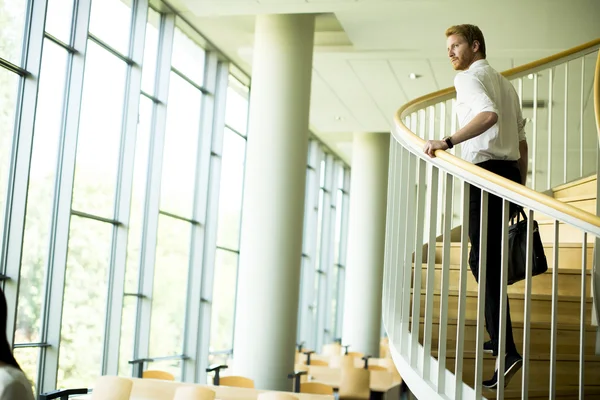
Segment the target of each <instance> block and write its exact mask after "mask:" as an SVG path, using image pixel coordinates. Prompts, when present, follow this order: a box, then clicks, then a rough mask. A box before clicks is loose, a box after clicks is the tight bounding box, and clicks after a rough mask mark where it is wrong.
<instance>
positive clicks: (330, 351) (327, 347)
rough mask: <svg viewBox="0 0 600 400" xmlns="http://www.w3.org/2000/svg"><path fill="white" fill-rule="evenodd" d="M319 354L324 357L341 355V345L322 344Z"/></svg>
mask: <svg viewBox="0 0 600 400" xmlns="http://www.w3.org/2000/svg"><path fill="white" fill-rule="evenodd" d="M321 354H322V355H324V356H339V355H340V354H342V345H341V344H339V343H329V344H324V345H323V349H322V350H321Z"/></svg>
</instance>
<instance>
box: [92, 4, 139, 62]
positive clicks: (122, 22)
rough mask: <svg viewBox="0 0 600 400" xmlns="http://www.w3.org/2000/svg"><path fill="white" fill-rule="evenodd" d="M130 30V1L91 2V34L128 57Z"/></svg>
mask: <svg viewBox="0 0 600 400" xmlns="http://www.w3.org/2000/svg"><path fill="white" fill-rule="evenodd" d="M130 30H131V0H93V1H92V13H91V15H90V33H91V34H93V35H94V36H96V37H98V38H99V39H100V40H102V41H103V42H104V43H106V44H108V45H109V46H111V47H112V48H114V49H115V50H117V51H118V52H119V53H121V54H124V55H128V54H129V36H130ZM88 46H89V45H88Z"/></svg>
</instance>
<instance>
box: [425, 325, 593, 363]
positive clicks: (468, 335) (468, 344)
mask: <svg viewBox="0 0 600 400" xmlns="http://www.w3.org/2000/svg"><path fill="white" fill-rule="evenodd" d="M424 327H425V323H424V319H423V318H421V327H420V329H419V342H420V343H421V344H423V334H424V331H423V330H424ZM439 327H440V325H439V322H438V319H437V318H436V320H435V321H432V332H431V347H432V349H433V350H435V349H437V348H438V345H439ZM550 329H551V324H549V323H537V324H531V326H530V328H529V335H530V336H529V337H530V340H529V354H532V355H533V354H550V344H551V330H550ZM446 330H447V331H446V332H447V333H446V349H448V350H453V349H456V331H457V321H456V320H455V319H451V320H449V321H448V323H447V324H446ZM523 331H524V328H523V323H520V322H514V323H513V336H514V339H515V344H516V345H517V348H518V349H520V350H521V349H522V348H523ZM579 334H580V332H579V325H569V324H561V325H557V330H556V349H557V352H558V353H559V354H579ZM485 335H486V340H488V336H487V333H486V334H485ZM463 338H464V342H463V343H464V349H465V350H470V351H475V350H476V346H477V321H475V320H468V321H465V326H464V334H463ZM595 340H596V327H594V326H591V325H588V326H586V327H585V354H587V355H594V354H595V349H596V346H595Z"/></svg>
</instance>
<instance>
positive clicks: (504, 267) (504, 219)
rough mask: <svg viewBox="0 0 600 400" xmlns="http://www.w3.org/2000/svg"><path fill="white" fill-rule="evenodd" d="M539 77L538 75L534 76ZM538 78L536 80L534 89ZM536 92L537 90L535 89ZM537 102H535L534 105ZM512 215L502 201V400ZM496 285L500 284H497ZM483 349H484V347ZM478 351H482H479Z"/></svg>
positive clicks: (500, 395)
mask: <svg viewBox="0 0 600 400" xmlns="http://www.w3.org/2000/svg"><path fill="white" fill-rule="evenodd" d="M534 76H536V77H537V74H536V75H534ZM535 80H536V78H534V87H535V86H537V85H536V84H535ZM534 90H535V89H534ZM535 103H536V101H535V100H534V104H535ZM534 107H535V105H534ZM509 213H510V202H509V201H508V200H503V201H502V252H501V255H500V262H501V269H500V323H499V324H498V335H499V338H498V339H499V340H498V361H499V363H498V389H497V391H496V398H497V399H498V400H501V399H503V398H504V373H503V371H504V364H505V359H506V357H504V355H505V354H506V303H507V300H506V296H507V288H506V285H507V282H508V217H509ZM495 284H498V283H497V282H496V283H495ZM482 348H483V347H482ZM477 350H478V351H479V350H481V349H479V348H478V349H477Z"/></svg>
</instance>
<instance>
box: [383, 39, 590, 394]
mask: <svg viewBox="0 0 600 400" xmlns="http://www.w3.org/2000/svg"><path fill="white" fill-rule="evenodd" d="M599 49H600V39H598V40H595V41H592V42H589V43H586V44H583V45H581V46H578V47H576V48H573V49H570V50H567V51H564V52H562V53H559V54H557V55H554V56H551V57H548V58H545V59H543V60H539V61H537V62H533V63H530V64H527V65H525V66H521V67H518V68H515V69H513V70H510V71H507V72H505V73H504V74H505V76H506V77H507V78H508V79H509V80H511V81H512V82H513V84H514V85H515V88H516V89H517V92H518V94H519V98H520V99H522V100H526V99H529V98H533V99H534V100H533V110H523V113H524V116H526V117H527V118H530V119H531V120H532V122H533V123H532V124H531V125H528V126H529V127H530V129H531V130H532V131H531V130H528V142H529V147H530V155H531V158H530V171H534V173H533V174H532V177H531V179H530V180H528V181H529V183H530V184H531V188H525V187H524V186H521V185H518V184H515V183H514V182H510V181H508V180H506V179H504V178H501V177H499V176H498V175H495V174H492V173H489V172H488V171H485V170H482V169H481V168H478V167H475V166H473V165H472V164H470V163H467V162H465V161H463V160H461V159H460V158H458V157H455V156H454V151H458V150H459V149H454V150H453V151H452V152H443V151H437V152H436V157H435V158H429V157H427V156H425V155H424V154H423V151H422V149H423V145H424V142H425V140H427V139H441V138H442V137H444V136H447V135H449V134H452V133H453V132H455V129H456V127H455V122H456V119H455V118H454V100H453V99H454V97H455V92H454V90H453V88H449V89H445V90H442V91H439V92H436V93H432V94H430V95H427V96H424V97H422V98H419V99H416V100H413V101H411V102H409V103H408V104H406V105H404V106H403V107H401V109H400V110H399V111H398V113H397V114H396V117H395V123H396V126H395V129H394V131H393V132H392V134H393V135H392V140H391V143H390V169H389V184H388V209H387V226H386V249H385V270H384V288H383V322H384V326H385V330H386V333H387V335H388V337H389V345H390V353H391V355H392V358H393V359H394V363H395V364H396V367H397V369H398V371H399V372H400V374H401V375H402V377H403V379H404V381H405V382H406V383H407V385H408V387H409V388H410V390H411V391H412V392H413V393H414V394H415V396H416V397H417V398H420V399H427V400H429V399H436V400H438V399H439V400H442V399H473V398H475V399H480V398H498V399H503V398H551V399H554V398H560V399H584V398H585V399H600V355H596V354H597V353H598V351H600V346H598V347H599V348H597V344H596V343H597V341H598V337H599V336H598V335H599V332H598V327H597V326H595V325H593V324H595V322H594V321H595V320H597V317H598V315H600V313H598V310H597V309H595V308H594V307H593V304H594V300H595V301H596V304H598V302H599V301H600V298H595V299H594V297H593V292H592V287H595V289H594V292H595V293H598V287H599V286H598V285H600V280H599V277H600V269H599V268H600V267H598V266H597V263H595V260H594V248H595V246H597V245H598V240H596V239H597V238H600V217H598V216H597V215H596V197H597V196H596V194H597V184H596V175H597V174H596V171H597V168H594V166H595V165H596V159H598V158H599V157H600V151H599V150H598V149H599V147H598V137H599V136H600V52H599ZM586 60H587V61H586ZM590 60H594V62H595V63H596V69H595V71H594V75H593V78H594V79H592V80H590V77H589V76H584V74H583V71H586V69H585V68H584V66H585V64H586V62H587V65H588V69H587V71H589V70H590V69H589V64H590ZM596 60H597V61H596ZM579 63H581V64H579ZM569 65H571V69H570V70H571V75H569V76H570V77H572V73H573V71H574V70H575V71H577V70H579V71H581V76H580V78H581V84H580V85H577V86H576V87H575V85H569V82H567V81H566V79H565V80H564V81H563V83H562V87H561V85H560V82H558V83H557V82H556V79H555V78H556V77H557V76H558V75H559V73H561V71H563V72H562V73H564V76H566V75H567V73H568V70H569ZM577 65H581V68H580V69H577V68H573V66H577ZM524 79H532V80H533V93H527V92H526V91H525V87H530V88H531V86H527V85H524ZM541 79H548V82H549V87H550V89H549V92H546V93H540V92H539V89H538V88H539V83H540V80H541ZM569 79H571V78H569ZM591 81H594V82H595V83H594V85H593V92H594V100H592V103H593V110H592V112H591V113H590V111H589V109H588V108H586V107H587V105H588V104H591V103H590V102H589V101H588V102H584V101H583V100H581V102H580V107H579V109H577V106H576V105H574V104H573V103H572V102H570V101H568V100H567V99H570V98H573V97H574V96H578V95H579V94H580V96H581V97H580V98H581V99H583V98H584V95H585V92H584V90H583V88H584V86H585V85H587V84H589V82H591ZM586 82H587V83H586ZM557 88H558V90H557ZM546 89H547V87H546ZM559 90H560V91H562V92H561V93H559ZM579 90H581V92H579ZM591 92H592V91H589V92H588V93H591ZM553 96H554V97H553ZM590 96H591V95H590ZM588 97H589V96H588ZM561 99H563V104H562V105H561V104H560V102H561ZM538 100H542V101H543V104H545V106H543V107H545V109H542V108H538V106H537V104H538V103H537V101H538ZM566 103H568V107H567V105H566ZM568 110H571V112H572V113H573V114H567V112H569V111H568ZM560 112H564V116H563V121H558V123H557V121H556V115H557V113H560ZM590 115H595V118H596V123H595V124H594V123H591V122H590V120H589V116H590ZM586 116H587V117H586ZM579 118H580V119H579ZM586 118H587V119H586ZM544 121H546V122H547V123H544ZM575 122H576V123H577V124H575ZM553 124H554V125H556V126H560V128H557V127H556V126H555V127H554V128H553ZM571 125H573V127H572V126H571ZM575 125H578V126H575ZM575 128H576V129H575ZM571 129H572V130H573V133H572V134H571V132H570V130H571ZM558 130H561V132H559V133H557V131H558ZM559 135H560V136H564V139H560V140H557V139H558V137H559ZM584 143H587V144H586V145H585V146H584V145H583V144H584ZM561 146H562V147H561ZM557 147H558V148H557ZM546 150H548V151H547V152H546ZM559 150H560V151H559ZM456 154H458V153H456ZM584 156H585V157H584ZM590 157H591V158H590ZM584 158H585V162H584ZM577 166H578V167H579V168H576V167H577ZM574 170H577V171H578V172H577V174H578V176H573V171H574ZM567 177H568V178H569V179H570V180H571V182H568V181H567ZM551 184H552V186H551ZM472 185H475V186H477V187H479V188H481V189H482V193H484V194H485V193H487V196H489V194H490V193H492V194H495V195H498V196H500V197H502V198H503V199H504V200H505V202H504V206H503V208H504V212H508V204H509V202H512V203H516V204H519V205H521V206H523V207H524V209H525V210H526V212H527V213H528V214H529V217H530V220H531V219H535V220H536V221H538V224H539V231H540V235H541V238H542V241H543V242H544V249H545V253H546V258H547V260H548V265H549V269H548V271H547V272H546V273H545V274H542V275H540V276H536V277H534V278H532V279H530V280H526V281H522V282H518V283H516V284H514V285H511V286H506V284H505V283H504V284H503V285H502V286H501V288H502V290H503V291H505V293H507V295H508V297H509V299H510V306H511V317H512V322H513V334H514V337H515V341H516V344H517V347H518V348H520V351H521V353H522V355H523V357H524V364H523V368H522V369H521V370H520V371H519V373H517V374H516V375H515V376H514V377H513V379H512V380H511V381H510V384H509V385H508V386H507V387H504V386H503V385H502V384H500V385H499V387H498V390H497V391H494V392H490V391H486V390H484V389H483V388H482V381H483V380H485V379H488V378H490V377H491V376H492V375H493V373H494V369H495V367H496V365H495V363H496V359H495V358H494V357H492V356H491V355H489V354H484V353H483V351H482V350H483V349H482V345H483V342H484V341H486V340H487V339H488V336H487V333H486V332H485V323H484V311H483V303H484V298H485V297H484V293H483V291H482V288H484V287H485V285H478V284H477V282H476V281H475V279H474V278H473V276H472V274H471V272H470V269H469V267H468V264H467V259H468V250H469V241H468V237H467V233H466V232H464V231H462V230H461V229H460V227H461V226H467V224H468V210H469V204H468V199H469V195H468V193H469V190H470V188H471V186H472ZM483 199H484V200H483V203H482V215H485V214H486V213H487V212H503V210H489V211H488V210H486V208H487V206H486V204H487V202H486V199H487V197H486V195H484V197H483ZM555 232H556V233H555ZM485 252H486V244H485V243H482V254H485ZM555 259H556V261H557V262H556V263H555V262H554V261H555ZM555 264H556V265H555ZM505 268H506V267H505ZM483 275H484V274H483V272H482V277H481V279H482V280H483V279H485V278H484V277H483ZM593 280H595V281H596V284H595V285H593V284H592V281H593ZM527 282H529V284H528V283H527ZM593 314H594V315H593ZM501 331H502V330H501ZM501 334H502V333H501ZM501 382H502V379H500V383H501Z"/></svg>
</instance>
